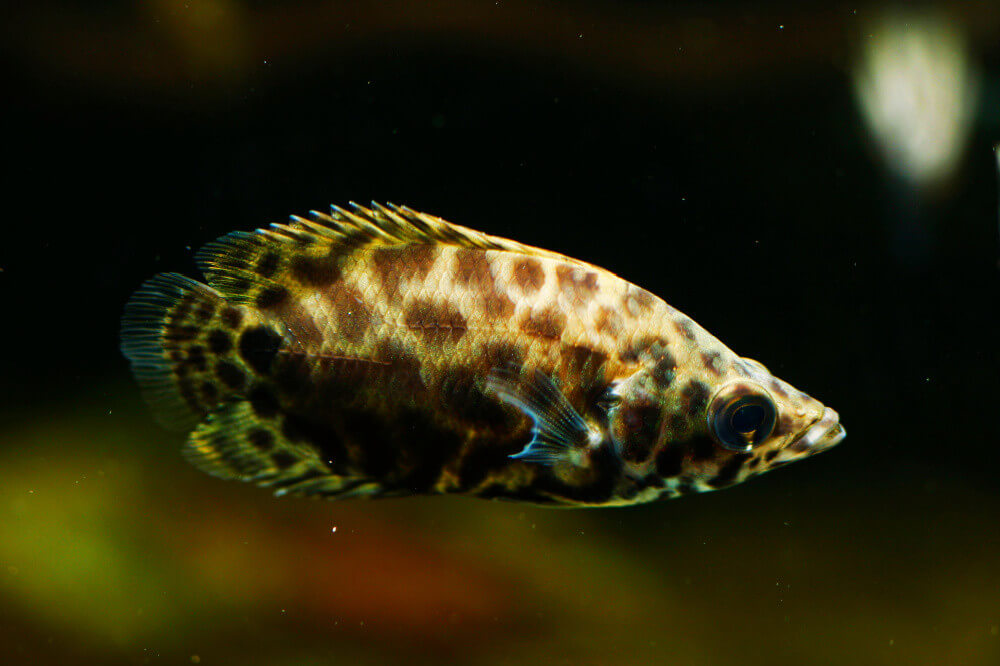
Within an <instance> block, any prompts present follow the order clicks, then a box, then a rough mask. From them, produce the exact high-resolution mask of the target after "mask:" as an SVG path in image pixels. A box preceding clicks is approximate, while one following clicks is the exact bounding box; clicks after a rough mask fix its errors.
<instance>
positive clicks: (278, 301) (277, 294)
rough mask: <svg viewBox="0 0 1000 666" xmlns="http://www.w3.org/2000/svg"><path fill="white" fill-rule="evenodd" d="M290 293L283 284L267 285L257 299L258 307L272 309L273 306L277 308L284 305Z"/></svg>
mask: <svg viewBox="0 0 1000 666" xmlns="http://www.w3.org/2000/svg"><path fill="white" fill-rule="evenodd" d="M289 296H290V294H289V293H288V290H287V289H285V288H284V287H282V286H279V285H274V286H270V287H265V288H264V289H263V290H262V291H261V292H260V293H259V294H257V298H256V299H255V303H256V304H257V307H258V308H260V309H261V310H270V309H271V308H276V307H279V306H280V305H282V304H283V303H284V302H285V301H287V300H288V297H289Z"/></svg>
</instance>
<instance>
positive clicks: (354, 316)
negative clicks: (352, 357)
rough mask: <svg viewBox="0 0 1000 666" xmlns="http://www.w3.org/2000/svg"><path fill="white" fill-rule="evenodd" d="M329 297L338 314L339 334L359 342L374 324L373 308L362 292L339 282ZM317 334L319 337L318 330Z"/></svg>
mask: <svg viewBox="0 0 1000 666" xmlns="http://www.w3.org/2000/svg"><path fill="white" fill-rule="evenodd" d="M328 298H329V300H330V304H331V305H332V306H333V311H334V313H335V315H336V319H337V334H338V335H340V336H341V337H343V338H344V339H346V340H348V341H349V342H359V341H360V340H361V339H362V338H363V337H364V335H365V333H366V332H367V331H368V329H369V328H371V325H372V310H371V308H370V307H369V306H368V304H367V303H366V302H365V300H364V298H363V297H362V295H361V292H360V291H358V290H357V289H355V288H354V287H351V286H349V285H346V284H338V285H336V287H334V288H333V289H331V290H330V292H329V295H328ZM314 328H315V324H314ZM316 335H317V337H319V333H318V331H317V333H316Z"/></svg>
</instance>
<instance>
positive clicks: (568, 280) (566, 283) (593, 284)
mask: <svg viewBox="0 0 1000 666" xmlns="http://www.w3.org/2000/svg"><path fill="white" fill-rule="evenodd" d="M556 283H557V284H558V285H559V290H560V291H561V292H562V293H563V294H564V295H565V296H566V298H568V299H570V301H571V302H573V303H575V304H577V305H582V304H584V303H587V302H588V301H590V299H591V298H593V296H594V294H595V293H596V292H597V273H595V272H594V271H592V270H588V269H586V268H582V267H580V266H572V265H569V264H559V265H558V266H556Z"/></svg>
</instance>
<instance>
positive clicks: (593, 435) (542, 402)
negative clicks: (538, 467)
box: [485, 368, 603, 465]
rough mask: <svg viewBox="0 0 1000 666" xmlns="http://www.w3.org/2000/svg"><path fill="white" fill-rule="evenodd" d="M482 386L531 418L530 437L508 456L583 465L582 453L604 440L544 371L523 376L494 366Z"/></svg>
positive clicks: (530, 460)
mask: <svg viewBox="0 0 1000 666" xmlns="http://www.w3.org/2000/svg"><path fill="white" fill-rule="evenodd" d="M485 389H486V392H487V393H488V394H492V395H495V396H496V397H497V398H498V399H499V400H500V401H501V402H505V403H507V404H509V405H513V406H514V407H516V408H518V409H519V410H521V411H522V412H524V414H525V415H527V416H528V417H529V418H530V419H531V421H532V430H531V432H532V438H531V441H530V442H528V444H527V445H526V446H525V447H524V449H522V450H521V451H520V452H518V453H515V454H513V455H512V456H511V458H515V459H518V460H524V461H527V462H537V463H543V464H548V465H554V464H557V463H563V462H566V463H572V464H575V465H582V464H585V463H584V454H586V452H587V451H588V450H589V449H590V448H592V447H595V446H597V445H599V444H600V443H601V441H602V440H603V437H602V435H601V432H600V431H599V430H598V429H597V428H596V427H594V426H592V425H591V424H589V423H587V421H586V420H584V418H583V417H582V416H580V414H579V412H577V411H576V409H574V408H573V406H572V405H571V404H570V403H569V401H568V400H567V399H566V396H565V395H563V392H562V391H560V390H559V387H558V386H556V384H555V382H553V381H552V379H551V378H549V376H548V375H546V374H545V373H542V372H535V373H534V374H533V375H531V376H527V377H525V376H522V375H521V374H520V373H517V372H514V371H511V370H507V369H499V368H498V369H494V370H493V371H492V372H491V373H490V374H489V375H488V376H487V378H486V382H485Z"/></svg>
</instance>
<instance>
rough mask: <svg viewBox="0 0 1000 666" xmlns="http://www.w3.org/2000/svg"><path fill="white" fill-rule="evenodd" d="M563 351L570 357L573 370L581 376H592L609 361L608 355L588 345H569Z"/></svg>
mask: <svg viewBox="0 0 1000 666" xmlns="http://www.w3.org/2000/svg"><path fill="white" fill-rule="evenodd" d="M563 353H564V354H565V355H566V358H567V359H569V366H570V370H571V372H573V374H575V375H577V376H581V377H592V376H593V375H595V374H597V373H598V372H599V371H600V370H601V369H602V368H603V367H604V364H605V363H607V362H608V355H607V354H605V353H604V352H602V351H599V350H597V349H593V348H591V347H587V346H586V345H569V346H568V347H566V348H565V350H564V351H563Z"/></svg>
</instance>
